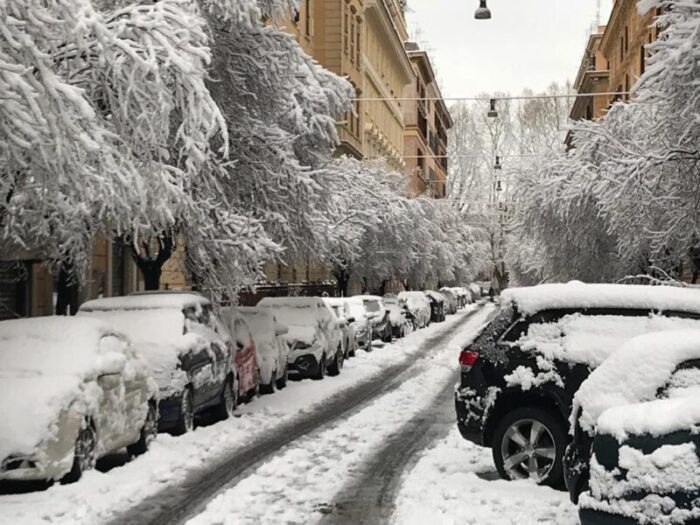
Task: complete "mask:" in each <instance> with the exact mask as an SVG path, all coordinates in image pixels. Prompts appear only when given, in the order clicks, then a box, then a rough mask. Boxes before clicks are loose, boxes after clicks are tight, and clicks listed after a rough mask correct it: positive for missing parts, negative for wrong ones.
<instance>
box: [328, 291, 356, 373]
mask: <svg viewBox="0 0 700 525" xmlns="http://www.w3.org/2000/svg"><path fill="white" fill-rule="evenodd" d="M323 300H324V301H325V303H326V304H327V305H328V306H330V308H331V310H332V311H333V313H334V314H335V317H336V318H337V319H338V322H339V323H340V329H341V330H342V332H343V352H344V354H345V359H347V358H349V357H355V349H356V346H357V345H356V342H355V338H356V334H355V318H354V317H353V316H352V313H351V312H350V305H349V304H348V302H347V301H346V300H345V299H344V298H342V297H326V298H324V299H323Z"/></svg>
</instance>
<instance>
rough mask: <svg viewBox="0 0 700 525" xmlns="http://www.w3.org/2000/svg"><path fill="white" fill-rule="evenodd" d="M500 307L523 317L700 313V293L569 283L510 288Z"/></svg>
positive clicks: (691, 289)
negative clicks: (569, 311)
mask: <svg viewBox="0 0 700 525" xmlns="http://www.w3.org/2000/svg"><path fill="white" fill-rule="evenodd" d="M501 303H502V304H505V303H512V304H513V305H514V306H516V308H517V309H518V312H520V313H521V314H524V315H533V314H536V313H537V312H541V311H543V310H549V309H561V308H634V309H654V310H663V311H674V310H675V311H682V312H693V313H700V290H698V289H694V288H679V287H672V286H643V285H623V284H584V283H580V282H571V283H567V284H541V285H538V286H531V287H524V288H509V289H508V290H504V291H503V293H502V294H501Z"/></svg>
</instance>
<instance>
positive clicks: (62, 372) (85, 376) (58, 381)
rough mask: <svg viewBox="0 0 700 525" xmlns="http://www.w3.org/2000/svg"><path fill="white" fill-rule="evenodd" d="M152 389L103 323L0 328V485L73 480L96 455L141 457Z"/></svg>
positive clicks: (151, 419) (123, 343)
mask: <svg viewBox="0 0 700 525" xmlns="http://www.w3.org/2000/svg"><path fill="white" fill-rule="evenodd" d="M157 402H158V386H157V385H156V383H155V381H154V380H153V379H152V378H151V377H150V375H149V374H148V368H147V366H146V364H145V363H144V362H143V361H142V360H141V359H140V358H139V357H138V355H137V354H136V352H135V351H134V349H133V348H132V347H131V344H130V342H129V340H128V339H127V338H126V337H124V336H123V335H121V334H119V333H118V332H115V331H114V330H113V329H112V327H111V326H110V325H109V324H107V323H103V322H99V321H95V320H91V319H80V318H75V317H72V318H71V317H41V318H35V319H21V320H14V321H3V322H2V323H0V421H2V425H0V479H2V480H60V479H63V481H67V482H68V481H77V480H78V479H79V478H80V477H81V475H82V474H83V472H85V471H86V470H90V469H92V468H94V466H95V462H96V461H97V459H99V458H100V457H102V456H105V455H107V454H110V453H113V452H116V451H117V450H119V449H121V448H123V447H127V449H128V451H129V452H130V453H132V454H141V453H143V452H145V451H146V450H147V449H148V445H149V443H150V442H151V440H152V439H154V438H155V436H156V434H157V431H158V427H157V425H158V423H157V418H158V409H157Z"/></svg>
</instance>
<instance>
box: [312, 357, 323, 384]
mask: <svg viewBox="0 0 700 525" xmlns="http://www.w3.org/2000/svg"><path fill="white" fill-rule="evenodd" d="M324 377H326V355H325V354H324V355H323V356H322V357H321V360H320V361H319V362H318V367H317V368H316V373H315V374H314V375H313V377H312V379H315V380H317V381H320V380H321V379H323V378H324Z"/></svg>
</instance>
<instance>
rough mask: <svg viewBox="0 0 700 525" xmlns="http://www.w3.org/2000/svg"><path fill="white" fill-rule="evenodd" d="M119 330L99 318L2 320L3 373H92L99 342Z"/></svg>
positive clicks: (0, 353) (0, 349) (0, 369)
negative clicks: (11, 371)
mask: <svg viewBox="0 0 700 525" xmlns="http://www.w3.org/2000/svg"><path fill="white" fill-rule="evenodd" d="M116 333H117V332H116V331H115V330H114V329H113V328H112V327H111V326H110V325H109V324H108V323H105V322H102V321H99V320H95V319H84V318H77V317H62V316H55V317H34V318H31V319H16V320H11V321H2V322H0V375H1V374H4V373H7V372H8V371H10V370H19V369H21V370H25V371H41V372H42V373H49V374H50V373H57V374H82V373H86V372H90V370H89V369H90V368H91V367H92V366H94V358H95V357H96V356H97V355H98V353H99V341H100V339H101V338H102V337H103V336H105V335H110V334H116Z"/></svg>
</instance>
